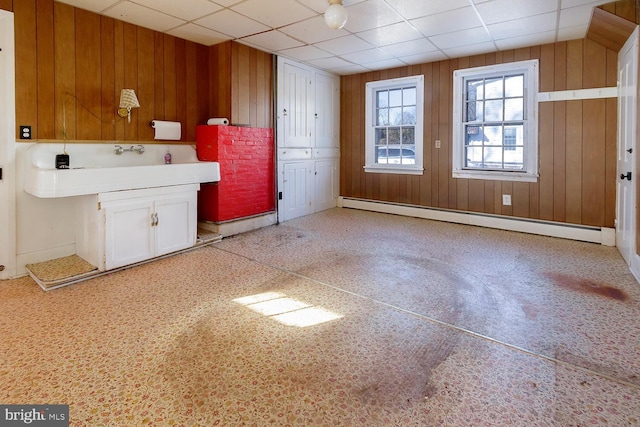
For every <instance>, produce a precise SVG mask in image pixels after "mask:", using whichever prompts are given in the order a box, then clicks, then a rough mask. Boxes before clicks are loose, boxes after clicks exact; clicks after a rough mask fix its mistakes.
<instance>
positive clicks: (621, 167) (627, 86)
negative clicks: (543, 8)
mask: <svg viewBox="0 0 640 427" xmlns="http://www.w3.org/2000/svg"><path fill="white" fill-rule="evenodd" d="M637 76H638V29H637V28H636V30H635V31H634V32H633V34H632V36H631V37H630V38H629V40H627V42H626V43H625V45H624V46H623V48H622V49H621V50H620V53H619V54H618V155H617V162H618V166H617V185H616V246H617V247H618V250H619V251H620V253H621V254H622V257H623V258H624V259H625V261H626V262H627V264H630V263H631V257H632V254H633V253H634V251H635V220H634V215H635V211H636V209H635V205H636V201H635V192H634V187H635V180H636V179H637V176H636V171H635V162H634V158H635V156H636V155H637V153H636V126H637V122H636V111H637V102H638V96H637V93H638V79H637Z"/></svg>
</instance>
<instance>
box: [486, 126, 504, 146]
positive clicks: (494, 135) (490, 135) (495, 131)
mask: <svg viewBox="0 0 640 427" xmlns="http://www.w3.org/2000/svg"><path fill="white" fill-rule="evenodd" d="M484 143H485V145H500V146H501V145H502V126H485V127H484Z"/></svg>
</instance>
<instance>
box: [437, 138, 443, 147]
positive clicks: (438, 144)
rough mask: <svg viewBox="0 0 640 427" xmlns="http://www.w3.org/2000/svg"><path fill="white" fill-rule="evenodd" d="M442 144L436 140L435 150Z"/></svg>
mask: <svg viewBox="0 0 640 427" xmlns="http://www.w3.org/2000/svg"><path fill="white" fill-rule="evenodd" d="M441 145H442V144H441V143H440V140H439V139H436V148H440V146H441Z"/></svg>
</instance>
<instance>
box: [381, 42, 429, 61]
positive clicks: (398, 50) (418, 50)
mask: <svg viewBox="0 0 640 427" xmlns="http://www.w3.org/2000/svg"><path fill="white" fill-rule="evenodd" d="M437 49H438V48H436V47H435V46H434V45H433V43H431V42H430V41H429V40H427V39H425V38H421V39H416V40H411V41H408V42H402V43H396V44H392V45H389V46H384V47H383V48H382V50H385V51H387V52H389V53H391V54H392V55H393V56H396V57H402V56H409V55H419V54H424V53H427V52H433V51H434V50H437Z"/></svg>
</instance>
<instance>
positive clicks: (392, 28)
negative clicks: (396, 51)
mask: <svg viewBox="0 0 640 427" xmlns="http://www.w3.org/2000/svg"><path fill="white" fill-rule="evenodd" d="M358 37H360V38H361V39H364V40H365V41H367V42H369V43H371V44H373V45H376V46H387V45H390V44H394V43H400V42H402V41H407V40H415V39H419V38H422V34H420V33H419V32H418V31H416V30H415V29H414V28H413V27H412V26H411V25H409V24H408V23H406V22H404V21H403V22H398V23H396V24H391V25H387V26H386V27H378V28H374V29H373V30H367V31H363V32H361V33H358Z"/></svg>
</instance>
